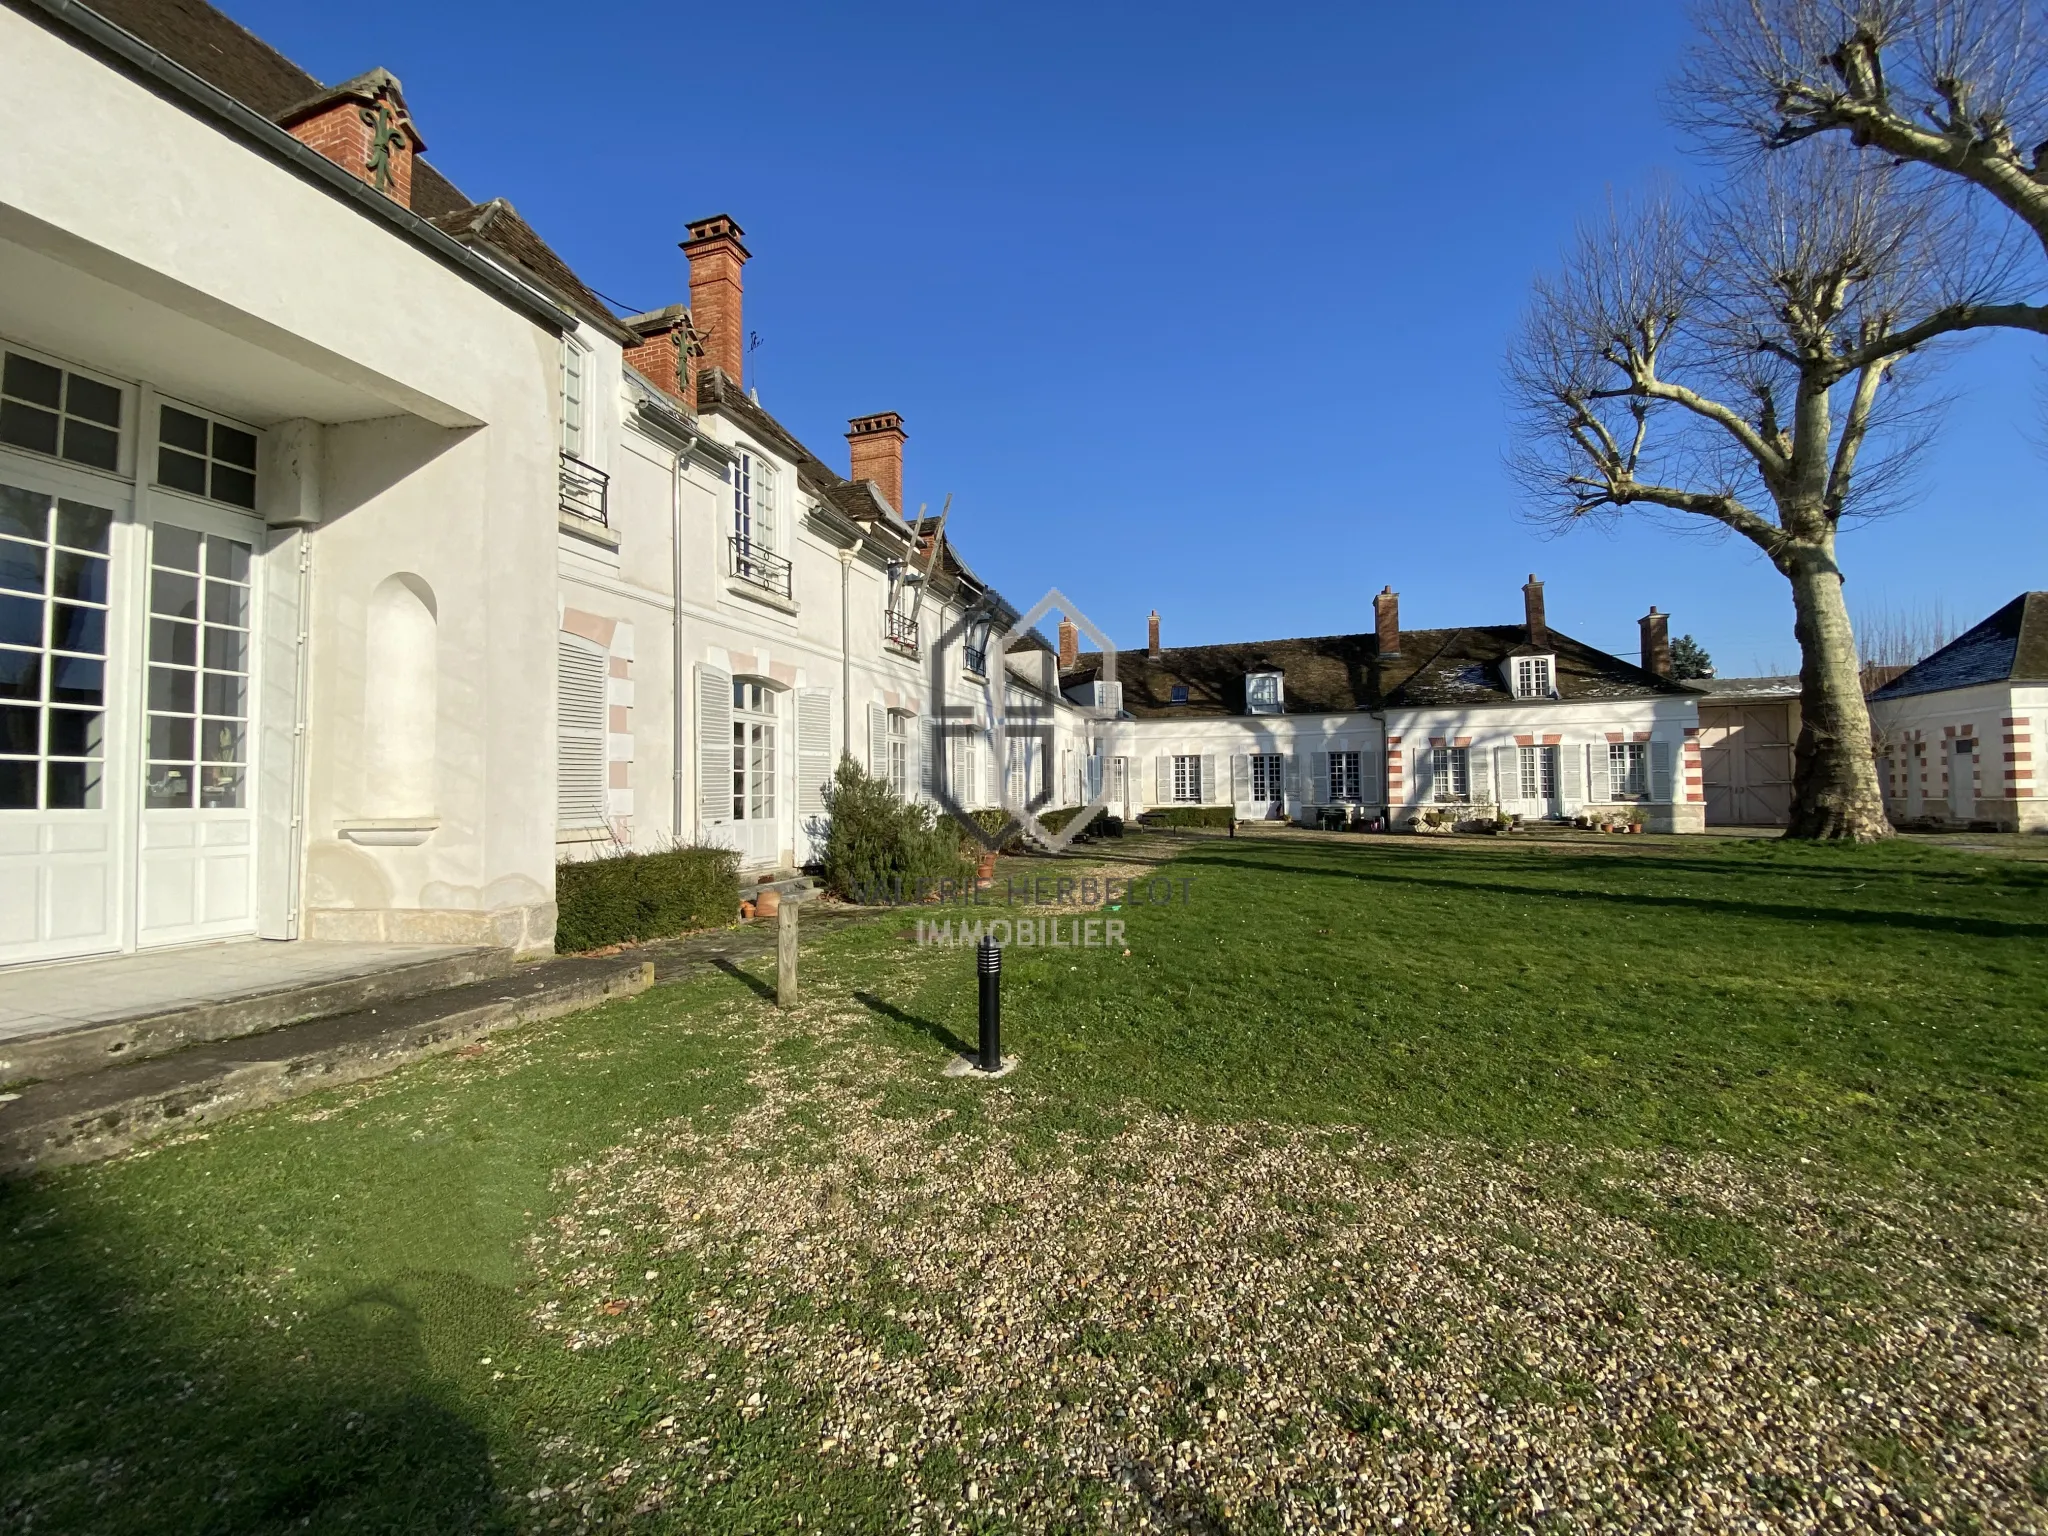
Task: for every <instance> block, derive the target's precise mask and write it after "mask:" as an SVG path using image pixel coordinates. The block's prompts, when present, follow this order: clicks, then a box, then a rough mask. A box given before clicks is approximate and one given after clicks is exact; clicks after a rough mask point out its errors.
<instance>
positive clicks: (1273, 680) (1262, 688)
mask: <svg viewBox="0 0 2048 1536" xmlns="http://www.w3.org/2000/svg"><path fill="white" fill-rule="evenodd" d="M1280 711H1281V678H1280V674H1279V673H1278V672H1248V673H1246V674H1245V679H1244V712H1245V713H1246V714H1248V715H1277V714H1279V713H1280Z"/></svg>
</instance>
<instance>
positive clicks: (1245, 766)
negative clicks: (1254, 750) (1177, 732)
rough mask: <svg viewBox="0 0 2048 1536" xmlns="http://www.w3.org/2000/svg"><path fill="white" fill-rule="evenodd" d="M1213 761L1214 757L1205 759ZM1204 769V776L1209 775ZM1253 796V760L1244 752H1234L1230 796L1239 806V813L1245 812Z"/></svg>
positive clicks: (1231, 762)
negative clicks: (1247, 803) (1246, 805)
mask: <svg viewBox="0 0 2048 1536" xmlns="http://www.w3.org/2000/svg"><path fill="white" fill-rule="evenodd" d="M1204 761H1205V762H1213V761H1214V759H1213V758H1208V759H1204ZM1207 776H1208V775H1207V771H1206V769H1205V770H1204V773H1203V777H1205V778H1206V777H1207ZM1251 797H1252V760H1251V758H1250V757H1248V756H1246V755H1245V754H1244V753H1242V752H1234V753H1232V754H1231V758H1230V798H1231V800H1232V801H1233V802H1235V804H1236V806H1237V813H1238V815H1240V816H1242V815H1243V814H1244V812H1245V804H1246V802H1247V801H1249V800H1250V799H1251Z"/></svg>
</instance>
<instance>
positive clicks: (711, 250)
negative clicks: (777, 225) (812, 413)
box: [683, 213, 752, 394]
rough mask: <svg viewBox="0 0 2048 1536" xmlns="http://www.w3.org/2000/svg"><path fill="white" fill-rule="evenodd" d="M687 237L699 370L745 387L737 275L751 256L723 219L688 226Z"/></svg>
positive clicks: (724, 216) (726, 217)
mask: <svg viewBox="0 0 2048 1536" xmlns="http://www.w3.org/2000/svg"><path fill="white" fill-rule="evenodd" d="M689 231H690V238H689V239H687V240H685V241H684V242H683V255H684V256H685V257H686V258H687V259H688V260H689V263H690V313H691V315H693V316H694V317H695V318H696V323H697V327H698V331H699V334H700V335H701V336H702V338H703V342H704V366H705V367H707V368H716V369H718V370H719V372H721V373H723V374H724V375H725V376H726V377H727V378H729V379H731V380H732V382H733V385H734V387H735V388H738V387H740V386H741V385H743V384H744V383H745V380H744V379H743V378H742V377H741V374H742V372H743V371H744V369H745V366H746V355H747V354H746V339H745V338H746V333H745V331H744V330H743V329H742V328H741V303H740V299H741V283H740V269H741V268H742V267H744V266H745V265H746V264H747V258H748V257H749V256H750V255H751V254H752V253H751V252H750V251H748V249H747V248H746V246H744V245H742V244H741V243H740V236H741V235H743V234H745V233H746V231H745V230H743V229H741V228H740V227H739V225H738V224H736V223H735V222H734V221H733V219H732V216H731V215H730V214H724V213H720V214H714V215H712V216H711V217H710V218H708V219H697V220H695V221H693V222H692V223H691V224H690V226H689ZM692 393H693V394H694V391H693V392H692Z"/></svg>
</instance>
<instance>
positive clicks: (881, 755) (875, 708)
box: [868, 704, 889, 783]
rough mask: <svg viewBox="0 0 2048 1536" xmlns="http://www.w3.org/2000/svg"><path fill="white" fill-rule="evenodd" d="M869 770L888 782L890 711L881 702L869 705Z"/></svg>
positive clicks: (876, 776)
mask: <svg viewBox="0 0 2048 1536" xmlns="http://www.w3.org/2000/svg"><path fill="white" fill-rule="evenodd" d="M868 772H869V773H870V774H871V775H873V776H874V777H875V778H878V779H880V780H882V781H883V782H884V783H887V782H888V779H889V711H887V710H886V709H884V708H882V706H881V705H879V704H870V705H869V706H868Z"/></svg>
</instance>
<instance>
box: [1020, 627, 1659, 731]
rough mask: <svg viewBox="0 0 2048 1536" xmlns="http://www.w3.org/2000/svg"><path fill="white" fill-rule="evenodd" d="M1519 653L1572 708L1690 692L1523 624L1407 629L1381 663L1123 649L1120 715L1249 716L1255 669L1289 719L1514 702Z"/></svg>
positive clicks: (1363, 645)
mask: <svg viewBox="0 0 2048 1536" xmlns="http://www.w3.org/2000/svg"><path fill="white" fill-rule="evenodd" d="M1517 653H1520V654H1523V655H1529V654H1542V655H1550V656H1555V657H1556V658H1557V667H1556V684H1557V691H1558V696H1559V697H1560V698H1561V699H1563V700H1566V701H1570V700H1574V699H1642V698H1659V697H1666V696H1672V695H1677V696H1681V697H1682V696H1684V695H1685V694H1686V693H1687V691H1688V690H1687V689H1686V688H1685V686H1684V685H1683V684H1681V683H1676V682H1673V681H1672V680H1671V679H1670V678H1666V677H1658V676H1655V675H1654V674H1652V673H1649V672H1645V671H1644V670H1643V669H1642V668H1641V667H1638V666H1635V665H1634V664H1632V663H1630V662H1626V661H1623V660H1622V659H1621V658H1620V657H1618V656H1610V655H1608V654H1607V653H1606V652H1605V651H1599V650H1595V649H1594V648H1593V647H1592V646H1590V645H1583V644H1581V643H1580V642H1579V641H1577V640H1574V639H1572V638H1571V637H1570V636H1568V635H1561V634H1559V633H1557V632H1556V631H1555V630H1552V631H1551V634H1550V643H1549V645H1548V646H1547V647H1541V648H1532V647H1531V646H1530V645H1529V644H1528V631H1527V630H1526V629H1525V628H1523V627H1522V626H1521V625H1519V624H1500V625H1488V626H1481V627H1477V628H1470V629H1404V630H1402V631H1401V653H1400V655H1398V656H1390V657H1385V658H1382V657H1381V655H1380V650H1379V640H1378V637H1377V636H1376V635H1372V634H1361V635H1320V636H1314V637H1310V638H1304V639H1290V640H1253V641H1247V642H1244V643H1241V644H1234V645H1193V646H1180V647H1176V648H1172V649H1166V650H1162V651H1161V652H1160V656H1159V660H1158V661H1156V662H1155V661H1153V660H1152V659H1151V658H1150V657H1149V656H1148V655H1147V653H1146V652H1145V651H1143V650H1133V651H1119V652H1118V653H1117V661H1116V675H1117V680H1118V681H1119V682H1120V683H1122V684H1123V696H1124V709H1125V710H1126V711H1127V712H1128V713H1130V714H1131V715H1134V716H1136V717H1137V718H1138V719H1141V720H1144V719H1171V718H1174V717H1178V716H1189V715H1194V716H1227V715H1243V714H1244V712H1245V707H1244V680H1245V675H1246V674H1247V673H1250V672H1279V673H1281V674H1282V675H1283V676H1284V678H1285V679H1286V682H1285V686H1284V688H1283V690H1282V694H1283V698H1284V701H1285V712H1286V713H1288V714H1290V715H1316V714H1350V713H1356V712H1360V711H1364V710H1372V709H1404V708H1405V709H1412V708H1425V707H1430V706H1438V705H1459V704H1500V703H1509V702H1512V701H1513V699H1514V694H1513V691H1512V689H1511V688H1510V686H1509V683H1508V679H1507V674H1506V671H1505V663H1506V662H1507V661H1508V659H1509V658H1510V657H1511V656H1513V655H1515V654H1517ZM1100 666H1101V659H1100V658H1099V657H1098V656H1094V655H1092V654H1091V655H1085V656H1083V657H1081V658H1080V661H1079V663H1078V665H1076V666H1074V667H1073V668H1070V669H1069V670H1068V671H1067V672H1066V673H1065V674H1063V676H1062V679H1061V685H1062V686H1063V687H1067V688H1071V687H1073V686H1074V685H1076V684H1078V683H1085V682H1092V681H1094V680H1095V677H1096V675H1097V673H1098V671H1099V669H1100ZM1176 684H1179V685H1182V686H1185V687H1186V689H1187V691H1188V700H1187V702H1186V703H1185V704H1175V703H1174V702H1173V693H1172V690H1173V688H1174V686H1175V685H1176Z"/></svg>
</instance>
